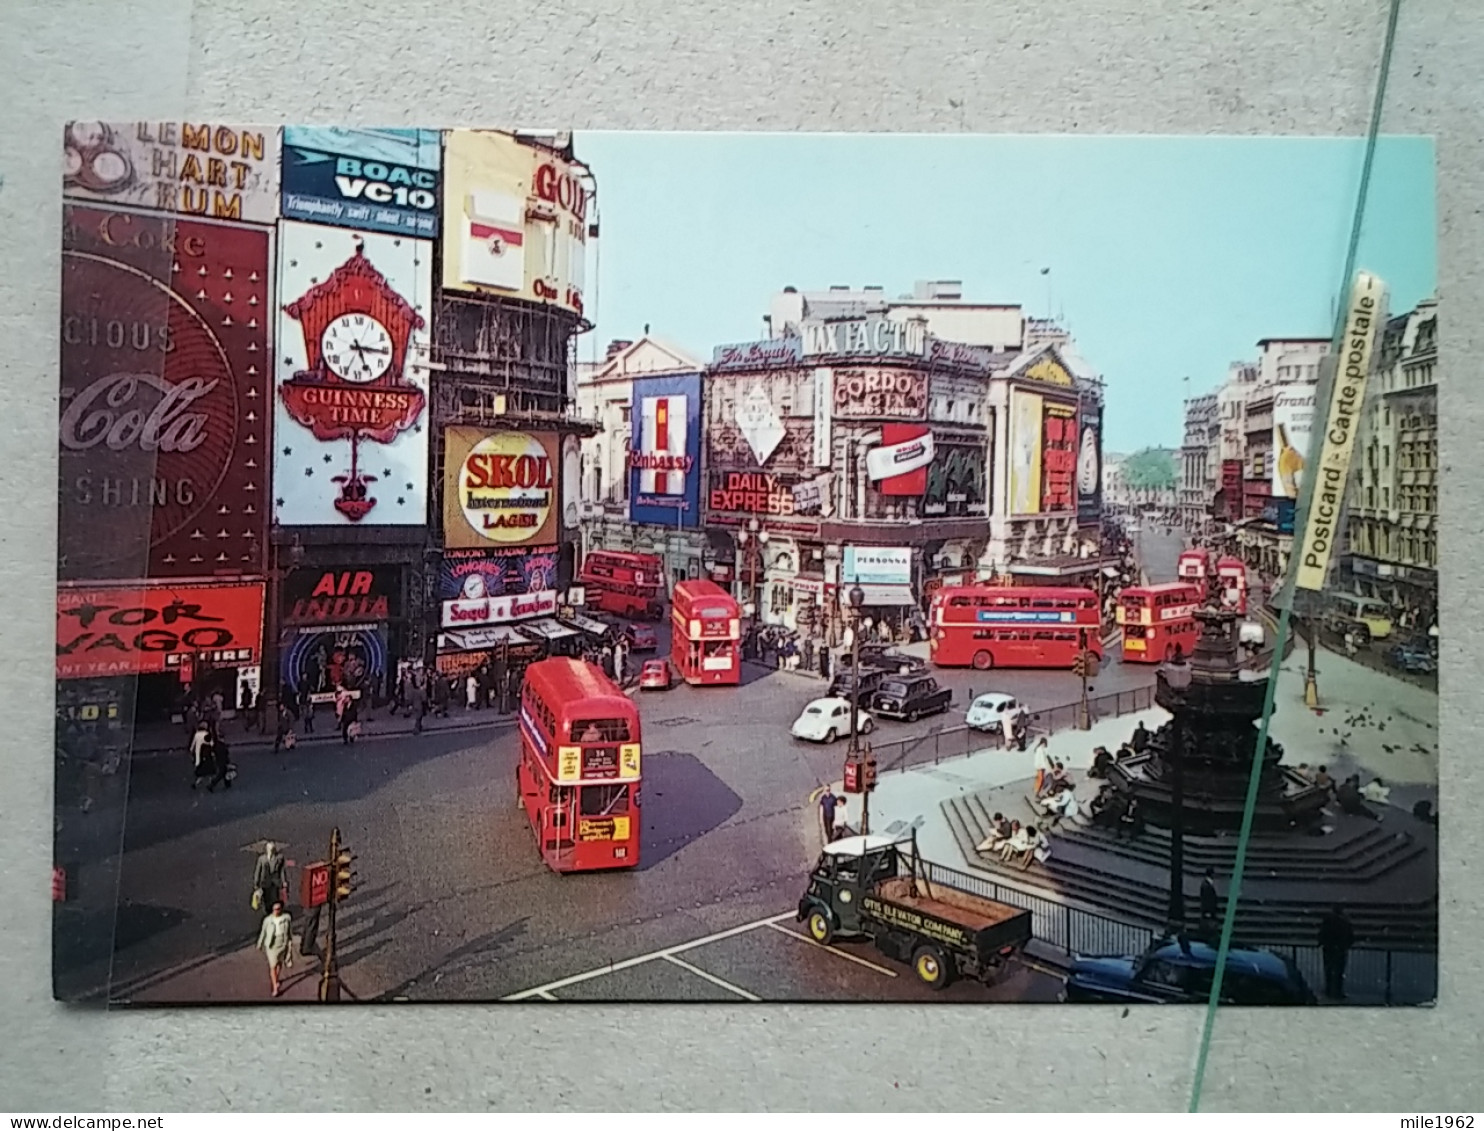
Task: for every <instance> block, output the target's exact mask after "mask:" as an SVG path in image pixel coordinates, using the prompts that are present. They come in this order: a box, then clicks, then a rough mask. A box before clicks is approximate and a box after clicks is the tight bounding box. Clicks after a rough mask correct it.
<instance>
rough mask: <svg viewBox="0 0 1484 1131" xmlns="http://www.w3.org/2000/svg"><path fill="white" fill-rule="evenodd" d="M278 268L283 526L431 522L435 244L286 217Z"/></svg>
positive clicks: (277, 488)
mask: <svg viewBox="0 0 1484 1131" xmlns="http://www.w3.org/2000/svg"><path fill="white" fill-rule="evenodd" d="M278 260H279V272H278V276H279V303H280V304H281V305H280V308H279V312H278V326H279V331H278V334H279V338H278V340H279V352H278V361H277V370H278V373H277V384H278V396H277V398H275V400H276V404H275V417H274V420H275V426H276V435H275V438H274V449H275V451H274V460H273V483H274V501H275V509H276V513H277V515H278V521H279V522H280V523H281V524H282V525H284V526H345V525H350V524H360V523H364V524H365V525H367V526H421V525H422V524H424V523H426V522H427V486H428V474H427V465H428V434H427V429H426V428H425V427H424V423H425V419H426V416H427V403H428V369H427V361H428V316H429V304H430V302H431V299H432V277H433V275H432V272H433V265H432V264H433V244H432V242H431V241H428V240H414V239H404V238H399V237H397V236H390V235H386V234H383V233H377V232H357V231H352V230H349V229H345V228H332V227H326V226H324V225H321V224H304V223H300V222H297V221H292V220H285V221H284V222H283V223H282V224H281V225H280V229H279V256H278Z"/></svg>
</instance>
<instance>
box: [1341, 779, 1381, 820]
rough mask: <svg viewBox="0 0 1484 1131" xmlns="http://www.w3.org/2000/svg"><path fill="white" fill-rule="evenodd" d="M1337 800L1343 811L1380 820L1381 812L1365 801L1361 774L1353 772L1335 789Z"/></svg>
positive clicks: (1355, 815) (1368, 818)
mask: <svg viewBox="0 0 1484 1131" xmlns="http://www.w3.org/2000/svg"><path fill="white" fill-rule="evenodd" d="M1335 802H1336V803H1337V804H1338V805H1339V807H1340V811H1341V812H1342V813H1348V814H1349V815H1350V816H1352V817H1364V818H1365V819H1366V820H1368V821H1379V820H1380V819H1381V814H1379V813H1377V812H1376V811H1375V810H1374V809H1372V808H1371V807H1370V806H1369V805H1367V804H1366V803H1365V798H1364V797H1362V796H1361V793H1360V775H1359V774H1351V775H1350V776H1349V777H1348V778H1346V779H1345V780H1344V781H1343V782H1341V783H1340V785H1339V787H1338V788H1337V789H1336V790H1335Z"/></svg>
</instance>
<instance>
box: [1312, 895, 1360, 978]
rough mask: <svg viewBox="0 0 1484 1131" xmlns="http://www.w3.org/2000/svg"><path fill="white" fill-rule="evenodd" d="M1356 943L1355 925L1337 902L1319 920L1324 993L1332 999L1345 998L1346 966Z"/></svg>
mask: <svg viewBox="0 0 1484 1131" xmlns="http://www.w3.org/2000/svg"><path fill="white" fill-rule="evenodd" d="M1354 945H1355V927H1354V926H1353V925H1352V924H1351V922H1350V919H1349V917H1348V916H1347V915H1346V914H1345V909H1344V908H1343V907H1340V906H1339V905H1338V904H1336V905H1335V906H1334V907H1333V908H1332V909H1331V910H1330V912H1329V913H1328V914H1327V915H1325V916H1324V918H1323V919H1321V920H1320V921H1319V951H1320V953H1321V955H1322V956H1323V958H1324V995H1325V997H1327V998H1329V999H1330V1000H1331V1001H1344V1000H1345V966H1346V964H1347V963H1348V962H1349V961H1350V948H1351V947H1352V946H1354Z"/></svg>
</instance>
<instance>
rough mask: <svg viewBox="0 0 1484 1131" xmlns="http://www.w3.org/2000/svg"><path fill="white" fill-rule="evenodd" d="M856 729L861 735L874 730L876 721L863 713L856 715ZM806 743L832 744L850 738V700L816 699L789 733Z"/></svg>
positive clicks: (859, 712)
mask: <svg viewBox="0 0 1484 1131" xmlns="http://www.w3.org/2000/svg"><path fill="white" fill-rule="evenodd" d="M855 725H856V727H857V728H858V729H859V732H860V733H861V734H870V733H871V732H872V731H873V730H875V729H876V721H875V720H874V719H872V718H871V716H870V715H868V714H866V712H864V711H858V712H857V713H856V723H855ZM790 733H792V734H793V736H794V737H795V738H802V739H804V740H805V741H806V742H834V741H835V740H836V739H837V738H849V737H850V700H848V699H816V700H814V702H812V703H810V704H809V705H808V706H807V707H805V708H804V710H803V713H802V714H800V715H799V717H798V718H797V719H795V720H794V725H793V730H792V731H791V732H790Z"/></svg>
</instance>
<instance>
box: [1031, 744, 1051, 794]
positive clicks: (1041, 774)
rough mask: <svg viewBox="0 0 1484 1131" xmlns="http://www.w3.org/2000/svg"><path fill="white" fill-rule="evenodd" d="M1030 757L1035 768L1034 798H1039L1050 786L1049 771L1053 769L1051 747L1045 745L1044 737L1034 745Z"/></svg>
mask: <svg viewBox="0 0 1484 1131" xmlns="http://www.w3.org/2000/svg"><path fill="white" fill-rule="evenodd" d="M1031 757H1032V758H1033V759H1034V760H1035V767H1036V796H1037V797H1040V796H1041V794H1042V793H1043V792H1045V790H1046V787H1047V786H1048V785H1050V784H1051V771H1052V770H1053V769H1055V767H1054V766H1053V765H1052V762H1051V747H1050V746H1049V745H1047V742H1046V739H1045V737H1042V738H1041V739H1040V741H1038V742H1037V743H1036V749H1035V752H1034V753H1033V754H1032V755H1031Z"/></svg>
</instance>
